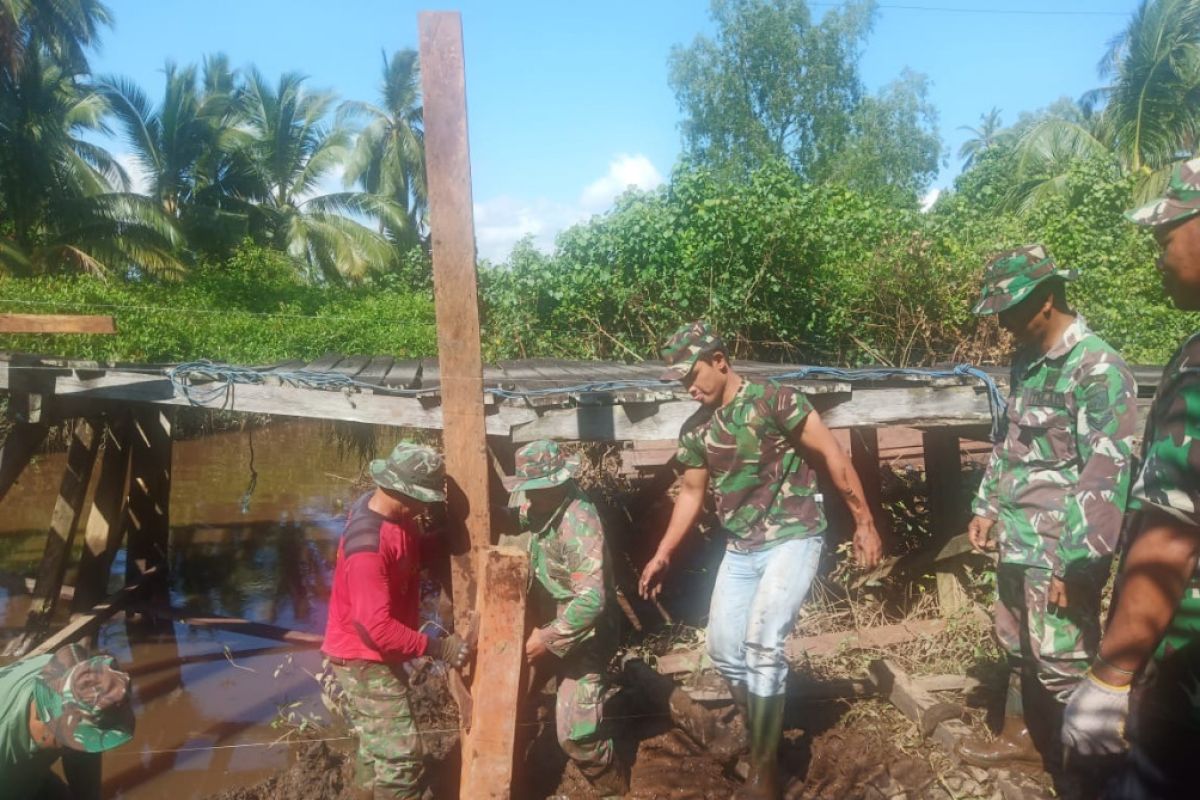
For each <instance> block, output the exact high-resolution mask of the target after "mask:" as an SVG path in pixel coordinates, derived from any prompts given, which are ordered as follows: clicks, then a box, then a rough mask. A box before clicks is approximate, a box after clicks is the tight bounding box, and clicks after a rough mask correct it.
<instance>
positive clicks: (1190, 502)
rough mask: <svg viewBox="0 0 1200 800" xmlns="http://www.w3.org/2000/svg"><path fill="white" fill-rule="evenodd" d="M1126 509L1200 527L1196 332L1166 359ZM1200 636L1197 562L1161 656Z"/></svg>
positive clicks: (1199, 352)
mask: <svg viewBox="0 0 1200 800" xmlns="http://www.w3.org/2000/svg"><path fill="white" fill-rule="evenodd" d="M1130 507H1131V508H1132V509H1135V510H1140V509H1145V508H1147V507H1153V508H1156V509H1158V510H1160V511H1163V512H1165V513H1167V514H1170V515H1171V516H1172V517H1175V518H1176V519H1179V520H1182V521H1183V522H1185V523H1187V524H1188V525H1192V526H1197V527H1200V333H1197V334H1193V335H1192V337H1191V338H1190V339H1188V340H1187V341H1186V342H1184V343H1183V345H1182V346H1181V347H1180V348H1179V350H1177V351H1176V352H1175V355H1174V356H1172V357H1171V360H1170V361H1169V362H1168V363H1167V368H1166V369H1165V370H1163V377H1162V383H1160V384H1159V386H1158V392H1157V393H1156V394H1155V396H1154V405H1153V406H1152V407H1151V409H1150V416H1149V418H1147V420H1146V435H1145V439H1144V440H1143V443H1142V468H1141V472H1140V473H1139V474H1138V478H1137V480H1136V481H1135V482H1134V485H1133V492H1132V493H1131V497H1130ZM1197 639H1200V566H1197V569H1196V571H1195V572H1194V573H1193V575H1192V579H1191V580H1190V581H1189V582H1188V585H1187V587H1186V588H1185V589H1184V593H1183V599H1182V600H1181V601H1180V604H1179V608H1178V609H1176V611H1175V616H1174V618H1172V620H1171V625H1170V627H1168V628H1167V633H1166V636H1164V637H1163V641H1162V643H1161V644H1160V645H1159V649H1158V653H1157V656H1158V657H1159V658H1162V657H1163V656H1164V655H1167V654H1169V653H1170V652H1171V651H1172V650H1174V649H1177V648H1179V647H1182V646H1183V645H1185V644H1187V643H1188V642H1191V641H1195V640H1197Z"/></svg>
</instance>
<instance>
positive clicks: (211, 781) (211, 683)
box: [0, 423, 359, 800]
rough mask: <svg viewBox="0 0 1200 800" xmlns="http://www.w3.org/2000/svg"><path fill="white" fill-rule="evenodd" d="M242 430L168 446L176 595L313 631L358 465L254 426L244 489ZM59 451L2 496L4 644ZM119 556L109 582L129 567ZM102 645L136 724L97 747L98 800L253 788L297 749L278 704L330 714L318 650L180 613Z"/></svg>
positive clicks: (182, 602) (319, 622)
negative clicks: (129, 691) (116, 668)
mask: <svg viewBox="0 0 1200 800" xmlns="http://www.w3.org/2000/svg"><path fill="white" fill-rule="evenodd" d="M250 436H251V435H250V434H247V433H245V432H241V433H221V434H215V435H211V436H207V437H205V438H202V439H197V440H193V441H183V442H176V443H175V447H174V457H173V461H174V463H173V480H174V484H173V489H172V493H171V524H172V530H171V553H170V559H171V601H172V605H173V606H174V608H176V609H181V610H185V611H187V612H188V613H190V614H193V615H195V616H201V615H206V614H216V615H224V616H233V617H243V618H247V619H251V620H255V621H260V622H268V623H272V624H275V625H280V626H283V627H287V628H292V629H296V630H301V631H308V632H312V633H318V634H319V633H322V632H323V629H324V624H325V615H326V609H327V602H328V596H329V580H330V576H331V573H332V566H333V558H334V554H335V552H336V548H337V537H338V534H339V533H340V530H341V524H342V518H343V514H344V508H345V506H346V504H347V503H348V502H349V501H351V500H352V499H353V496H354V489H353V487H352V483H351V480H352V479H353V478H354V477H355V476H356V475H357V474H358V471H359V464H358V462H357V460H356V459H355V458H354V457H348V456H343V455H341V454H339V452H338V448H337V446H336V445H335V444H334V443H333V442H332V441H331V440H330V438H329V437H328V436H326V435H325V434H324V433H323V431H322V428H321V427H320V426H319V425H316V424H311V423H284V424H277V425H272V426H270V427H268V428H265V429H260V430H256V431H254V432H253V434H252V436H253V450H254V468H255V469H256V470H257V481H256V483H255V486H254V491H253V493H252V494H250V495H249V496H248V497H247V488H248V486H249V483H250V477H251V473H250V449H251V448H250V446H249V442H250ZM64 461H65V459H64V456H63V455H62V454H50V455H45V456H41V457H39V458H38V459H37V461H36V463H34V464H32V465H31V466H30V468H29V469H28V470H27V471H26V473H25V474H24V475H23V476H22V478H21V481H20V483H19V484H18V485H17V486H16V487H14V488H13V490H12V491H11V492H10V493H9V495H8V496H7V497H6V498H4V500H3V502H0V578H2V580H0V583H2V584H3V585H2V586H0V614H2V618H3V622H4V629H3V636H4V637H5V638H9V637H12V636H13V635H14V634H16V633H17V632H19V630H20V628H21V626H22V625H23V623H24V619H25V610H26V609H27V607H28V596H27V595H26V594H25V593H24V581H25V579H26V578H30V577H32V576H33V575H34V574H35V571H36V567H37V563H38V560H39V559H40V557H41V551H42V547H43V545H44V542H45V536H46V533H45V531H46V526H47V524H48V523H49V520H50V513H51V510H52V508H53V505H54V501H55V497H56V495H57V491H58V484H59V482H60V480H61V478H62V470H63V467H64ZM82 527H83V523H82V522H81V525H80V528H81V529H82ZM121 559H122V557H121V556H119V557H118V563H117V564H116V565H115V567H114V570H113V572H114V575H115V576H120V575H123V574H124V564H123V561H122V560H121ZM71 579H72V576H71V575H70V574H68V576H67V582H68V583H70V582H71ZM113 580H114V583H113V588H116V587H117V586H118V585H119V583H120V578H119V577H115V578H114V579H113ZM172 634H173V635H172ZM100 641H101V645H102V646H103V647H105V648H107V649H109V650H111V651H112V652H113V653H114V654H115V655H116V656H117V657H118V658H119V659H120V660H121V662H122V663H123V664H124V665H126V666H127V667H128V669H129V672H130V674H131V675H132V676H133V685H134V703H135V709H136V712H137V719H138V721H137V730H136V733H135V736H134V739H133V741H132V742H131V743H130V744H128V745H126V746H124V747H122V748H120V749H118V750H116V751H114V752H112V753H111V754H108V755H106V756H105V761H104V775H105V778H104V796H105V797H112V798H127V799H128V800H149V798H171V800H189V798H201V797H204V796H206V795H208V794H211V793H213V792H217V791H220V790H223V789H229V788H234V787H239V786H244V785H247V784H250V783H253V782H256V781H258V780H261V779H263V778H265V777H266V776H268V775H270V774H272V773H274V772H275V771H277V770H278V769H279V768H280V767H283V766H285V765H286V764H287V763H288V756H289V751H290V750H292V749H293V746H292V745H290V744H289V743H287V742H284V743H279V744H275V745H274V746H268V745H270V743H272V742H276V741H277V740H279V739H280V738H281V737H282V736H284V734H286V733H287V732H288V728H287V727H279V726H273V725H272V723H273V722H277V721H278V720H280V719H281V717H286V715H287V714H288V713H291V714H293V715H294V718H295V719H296V720H300V719H306V718H311V719H315V720H318V721H321V722H327V721H328V719H327V714H326V712H325V710H324V707H323V706H322V705H321V703H320V699H319V691H318V685H317V683H316V681H315V680H314V679H313V678H312V677H311V674H314V673H316V672H317V671H318V670H319V669H320V654H319V653H318V652H317V651H316V650H314V649H298V648H295V647H290V646H282V645H279V644H278V643H276V642H271V641H265V640H262V639H257V638H254V637H249V636H243V635H239V634H236V633H229V632H226V631H221V630H215V629H211V628H196V627H189V626H187V625H184V624H180V623H175V624H174V625H173V626H171V625H168V626H166V629H165V630H163V631H160V632H159V633H158V634H157V635H154V636H147V635H146V634H145V633H144V631H142V630H140V629H138V628H136V627H127V626H126V624H125V622H124V621H123V620H122V618H121V616H120V615H118V617H116V618H115V621H114V622H112V623H110V624H108V625H107V626H105V628H104V629H103V631H102V632H101V636H100Z"/></svg>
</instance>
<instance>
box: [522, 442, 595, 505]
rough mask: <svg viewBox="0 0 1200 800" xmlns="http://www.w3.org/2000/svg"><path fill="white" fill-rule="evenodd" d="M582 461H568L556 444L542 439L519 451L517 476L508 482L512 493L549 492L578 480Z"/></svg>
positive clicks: (569, 459)
mask: <svg viewBox="0 0 1200 800" xmlns="http://www.w3.org/2000/svg"><path fill="white" fill-rule="evenodd" d="M578 469H579V459H578V458H575V457H572V458H568V457H567V456H565V455H564V454H563V452H562V450H560V449H559V447H558V444H557V443H556V442H552V441H550V440H549V439H538V440H537V441H536V442H530V443H529V444H527V445H525V446H524V447H522V448H521V449H520V450H518V451H517V474H516V476H515V477H513V478H512V479H511V480H509V481H506V483H508V484H509V486H508V488H509V491H511V492H527V491H529V490H530V489H549V488H551V487H554V486H561V485H562V484H564V483H566V482H567V481H569V480H570V479H571V478H573V477H575V473H576V472H577V471H578Z"/></svg>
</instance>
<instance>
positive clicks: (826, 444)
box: [789, 411, 883, 569]
mask: <svg viewBox="0 0 1200 800" xmlns="http://www.w3.org/2000/svg"><path fill="white" fill-rule="evenodd" d="M789 438H790V440H791V442H792V445H793V446H794V447H796V448H797V449H798V450H799V451H800V452H801V454H802V455H803V456H804V458H805V460H806V461H808V463H810V464H812V465H813V467H815V468H816V469H817V470H818V471H820V472H823V473H824V474H825V476H826V477H827V478H828V479H829V482H830V483H832V484H833V486H834V488H835V489H837V491H838V494H839V495H841V497H842V500H844V501H845V503H846V507H847V508H848V509H850V515H851V516H852V517H853V518H854V557H855V559H856V560H857V561H858V564H859V566H861V567H864V568H868V569H869V568H871V567H874V566H875V565H877V564H878V563H879V559H880V558H881V557H882V556H883V542H882V541H880V538H879V532H878V531H876V530H875V519H874V517H872V516H871V509H870V507H869V506H868V505H867V498H866V494H865V493H864V492H863V488H862V481H860V480H859V479H858V473H856V472H855V471H854V467H853V466H852V465H851V464H850V459H849V458H848V457H847V456H846V453H845V452H844V451H843V450H842V448H841V446H840V445H839V444H838V442H837V439H835V438H833V434H832V433H831V432H830V431H829V428H826V427H825V423H824V422H822V421H821V417H820V415H819V414H817V412H816V411H812V412H809V414H808V416H807V417H806V418H805V420H804V424H803V425H801V426H800V427H799V428H798V429H797V430H794V431H792V433H791V434H790V435H789Z"/></svg>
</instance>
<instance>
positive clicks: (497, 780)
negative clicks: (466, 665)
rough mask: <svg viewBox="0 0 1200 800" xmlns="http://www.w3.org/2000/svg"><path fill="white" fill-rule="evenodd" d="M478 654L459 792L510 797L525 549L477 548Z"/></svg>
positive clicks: (477, 799) (480, 797)
mask: <svg viewBox="0 0 1200 800" xmlns="http://www.w3.org/2000/svg"><path fill="white" fill-rule="evenodd" d="M477 567H478V569H479V598H478V599H479V609H478V610H479V647H478V653H479V657H478V658H477V659H476V661H475V678H474V680H473V681H472V683H471V697H472V704H473V708H472V711H471V718H472V723H471V730H470V732H468V733H467V734H466V735H465V736H464V738H463V745H462V753H463V759H462V761H463V766H462V782H461V784H460V789H459V796H460V797H470V798H472V800H508V798H510V797H512V774H513V755H514V753H515V750H516V737H517V700H518V698H519V697H520V695H521V689H522V685H523V683H524V677H523V676H524V668H525V649H524V647H522V646H521V644H522V643H523V641H524V637H525V589H526V587H527V586H528V581H529V556H528V554H527V553H526V552H525V551H523V550H517V549H511V548H504V547H486V548H481V549H480V551H479V561H478V562H477Z"/></svg>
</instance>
